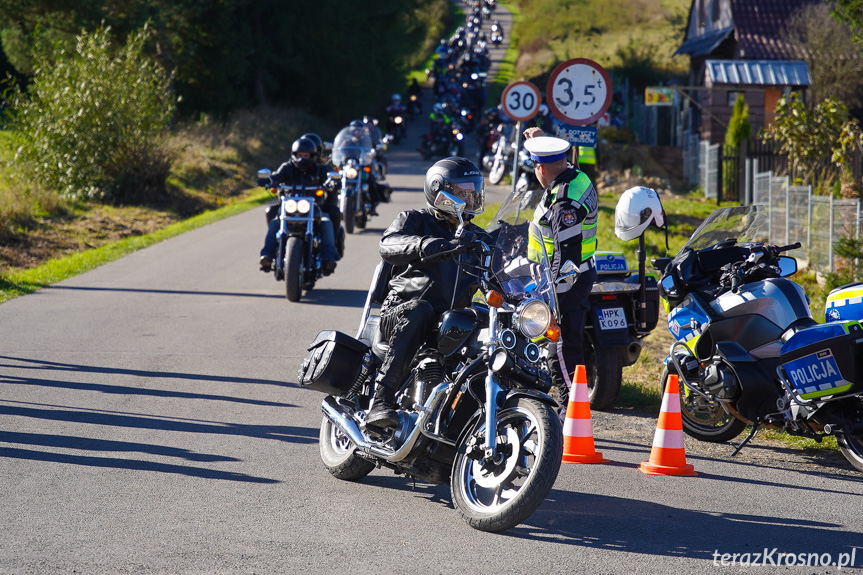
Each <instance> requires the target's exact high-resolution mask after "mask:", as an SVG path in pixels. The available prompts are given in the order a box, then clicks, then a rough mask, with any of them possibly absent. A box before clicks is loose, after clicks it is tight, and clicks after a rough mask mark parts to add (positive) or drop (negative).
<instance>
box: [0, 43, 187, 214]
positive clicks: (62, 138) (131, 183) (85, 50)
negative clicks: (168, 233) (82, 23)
mask: <svg viewBox="0 0 863 575" xmlns="http://www.w3.org/2000/svg"><path fill="white" fill-rule="evenodd" d="M148 36H149V32H148V31H147V30H146V29H142V30H140V31H138V32H136V33H135V34H133V35H131V36H130V37H129V40H128V42H127V43H126V45H125V46H123V47H122V48H120V49H114V48H113V47H112V42H111V34H110V29H108V28H102V29H100V30H97V31H96V32H93V33H82V34H81V35H80V36H79V37H78V41H77V43H76V45H75V48H74V50H67V49H65V48H63V47H58V50H57V51H56V52H50V51H43V52H37V53H36V54H35V55H34V60H35V68H34V76H33V82H32V84H31V85H30V86H29V87H28V88H27V89H26V90H24V89H22V88H20V86H18V85H16V86H15V87H14V89H13V90H12V91H11V94H10V95H8V96H7V104H8V106H9V108H10V111H11V114H10V115H11V118H12V128H13V129H14V130H15V132H14V134H15V137H16V138H17V148H18V151H17V153H16V154H15V158H14V160H13V162H12V166H11V167H12V168H13V170H14V171H15V172H16V173H17V174H18V175H19V177H22V178H27V179H33V178H35V179H36V181H38V182H39V183H40V184H41V185H44V186H46V187H48V188H51V189H56V190H59V191H61V192H62V193H63V194H65V195H66V196H69V197H73V198H79V197H96V198H106V199H109V200H112V201H142V200H148V199H152V197H142V196H153V195H158V194H159V193H160V192H162V191H164V188H165V179H166V177H167V174H168V170H169V168H170V159H169V157H168V156H167V154H166V153H165V152H164V149H163V148H162V147H161V145H160V144H161V137H162V135H163V134H165V132H166V128H167V126H168V122H169V120H170V118H171V115H172V113H173V109H174V103H173V100H172V98H171V94H170V90H169V87H168V84H169V79H168V75H167V74H166V73H165V71H164V70H163V69H162V68H161V66H159V64H158V63H156V62H155V61H154V60H153V59H152V58H149V57H147V56H146V54H145V53H144V45H145V42H146V39H147V37H148Z"/></svg>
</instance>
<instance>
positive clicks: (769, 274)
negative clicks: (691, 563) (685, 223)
mask: <svg viewBox="0 0 863 575" xmlns="http://www.w3.org/2000/svg"><path fill="white" fill-rule="evenodd" d="M768 218H769V216H768V214H767V211H766V209H765V208H764V206H740V207H729V208H721V209H718V210H716V211H715V212H713V214H711V215H710V216H709V217H708V218H707V219H706V220H705V221H704V222H703V223H702V224H701V226H700V227H699V228H698V229H697V230H696V231H695V233H694V234H693V235H692V237H691V238H690V239H689V241H688V242H687V244H686V245H685V246H684V247H683V249H682V250H681V251H680V252H679V253H678V254H677V255H676V256H675V257H674V259H673V260H670V261H669V258H661V259H658V260H654V265H655V266H656V267H657V269H661V270H662V271H664V275H663V277H662V279H661V280H660V287H659V289H660V295H661V296H662V298H663V300H664V302H665V305H666V307H667V309H668V328H669V330H670V331H671V333H672V335H673V336H674V337H675V339H676V340H677V341H675V343H673V344H672V346H671V350H670V355H669V357H668V359H667V364H666V368H665V370H664V371H663V374H662V382H663V385H664V382H665V380H666V379H667V377H668V374H669V373H676V374H677V375H678V376H679V378H680V382H681V384H682V385H681V393H680V404H681V406H680V407H681V415H682V420H683V431H684V432H686V433H687V434H688V435H690V436H692V437H695V438H696V439H699V440H701V441H708V442H725V441H728V440H730V439H732V438H734V437H736V436H737V435H739V434H740V433H741V431H743V429H744V428H745V427H746V425H751V426H752V428H751V430H750V432H749V434H748V435H747V436H746V437H745V439H743V440H742V441H741V442H740V443H739V444H738V445H737V446H736V448H735V449H734V451H733V453H732V455H735V454H737V452H739V451H740V449H742V448H743V447H744V446H745V445H746V444H747V443H748V442H749V441H750V440H751V439H752V438H753V437H754V436H755V434H756V432H757V431H758V430H759V429H761V428H779V429H782V430H784V431H785V432H787V433H789V434H791V435H797V436H803V437H809V438H811V439H814V440H816V441H821V440H822V439H823V438H824V437H825V436H827V435H833V436H835V437H836V440H837V443H838V444H839V448H840V450H841V451H842V454H843V455H844V456H845V458H846V459H847V460H848V461H849V462H850V463H851V465H852V466H854V468H856V469H857V470H860V471H863V326H861V323H860V322H859V321H858V320H857V319H850V318H842V317H839V318H838V321H831V322H828V323H825V324H818V323H817V322H815V320H813V319H812V316H811V313H810V311H809V305H808V298H807V297H806V294H805V293H804V292H803V289H802V288H801V287H800V286H799V285H797V284H796V283H794V282H793V281H791V280H790V279H787V278H788V276H790V275H792V274H793V273H795V272H796V271H797V261H796V260H795V259H794V258H792V257H787V256H783V255H782V254H783V253H785V252H788V251H790V250H793V249H795V248H799V247H800V244H799V243H795V244H791V245H787V246H775V245H770V244H767V243H764V241H762V240H764V238H765V237H766V230H767V226H768V221H769V220H768Z"/></svg>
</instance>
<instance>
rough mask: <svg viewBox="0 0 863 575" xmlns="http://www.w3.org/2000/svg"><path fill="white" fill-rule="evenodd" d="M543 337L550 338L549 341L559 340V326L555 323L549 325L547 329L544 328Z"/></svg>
mask: <svg viewBox="0 0 863 575" xmlns="http://www.w3.org/2000/svg"><path fill="white" fill-rule="evenodd" d="M545 337H546V338H547V339H550V340H551V341H558V340H560V326H559V325H557V324H556V323H553V324H551V326H549V328H548V330H546V332H545Z"/></svg>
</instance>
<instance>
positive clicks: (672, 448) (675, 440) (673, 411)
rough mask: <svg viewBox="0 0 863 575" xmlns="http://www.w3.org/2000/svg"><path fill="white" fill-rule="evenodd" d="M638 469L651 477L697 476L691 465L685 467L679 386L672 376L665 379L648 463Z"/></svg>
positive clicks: (642, 464)
mask: <svg viewBox="0 0 863 575" xmlns="http://www.w3.org/2000/svg"><path fill="white" fill-rule="evenodd" d="M638 468H639V469H640V470H641V471H642V472H644V473H648V474H650V475H698V474H697V473H695V471H694V470H693V467H692V465H689V464H687V463H686V451H685V450H684V448H683V420H682V419H681V417H680V386H679V383H678V381H677V375H675V374H670V375H669V376H668V384H667V385H666V386H665V394H664V395H663V396H662V408H661V409H660V412H659V421H658V422H657V423H656V434H655V435H654V436H653V448H652V449H651V450H650V461H642V462H641V465H640V466H639V467H638Z"/></svg>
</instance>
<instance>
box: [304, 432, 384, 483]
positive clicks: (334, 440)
mask: <svg viewBox="0 0 863 575" xmlns="http://www.w3.org/2000/svg"><path fill="white" fill-rule="evenodd" d="M318 439H319V444H320V450H321V461H323V462H324V467H325V468H326V470H327V471H329V472H330V474H331V475H332V476H333V477H335V478H336V479H341V480H343V481H356V480H358V479H362V478H363V477H365V476H366V475H368V474H369V473H371V472H372V470H373V469H374V468H375V464H374V463H372V462H371V461H369V460H368V459H363V458H362V457H360V456H359V455H357V454H356V451H357V446H356V445H354V444H353V443H352V442H351V440H350V439H348V437H347V435H345V434H344V433H342V432H341V430H340V429H339V428H338V427H336V426H335V425H333V422H332V421H330V420H329V419H327V418H326V416H325V417H324V418H323V421H321V433H320V436H319V438H318Z"/></svg>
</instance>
